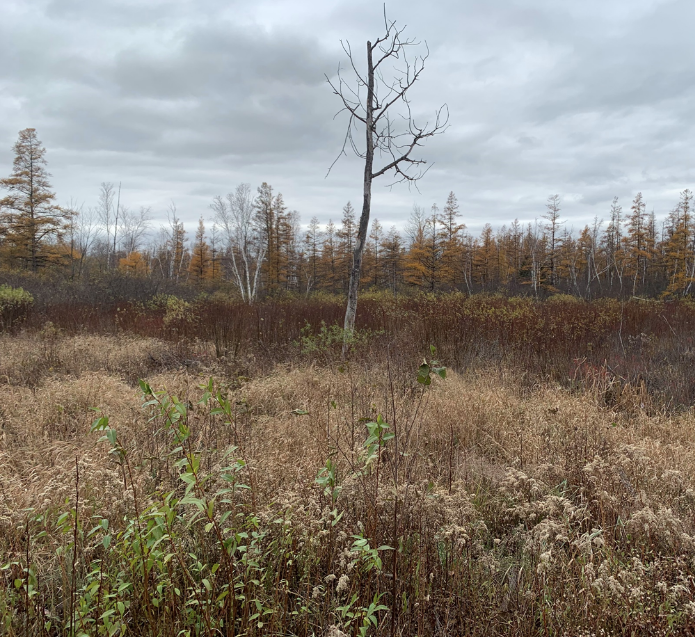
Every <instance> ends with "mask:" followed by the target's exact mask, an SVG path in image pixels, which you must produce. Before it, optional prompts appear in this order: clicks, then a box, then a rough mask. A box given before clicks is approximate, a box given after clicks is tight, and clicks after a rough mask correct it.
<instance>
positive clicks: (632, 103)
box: [0, 0, 695, 229]
mask: <svg viewBox="0 0 695 637" xmlns="http://www.w3.org/2000/svg"><path fill="white" fill-rule="evenodd" d="M387 11H388V15H389V17H391V18H393V19H395V20H397V22H398V23H399V24H401V25H407V27H408V28H407V31H406V33H407V34H409V35H412V36H414V37H417V38H419V39H421V40H425V41H427V43H428V45H429V50H430V57H429V59H428V61H427V67H426V69H425V71H424V73H423V75H422V80H421V82H419V85H418V86H417V87H416V88H415V89H414V91H413V95H412V102H413V108H414V111H415V113H416V115H417V117H418V119H419V120H420V121H425V120H426V119H427V118H430V119H431V118H432V116H433V114H434V112H435V109H436V108H437V106H439V105H440V104H442V103H446V104H448V107H449V111H450V123H451V126H450V128H449V130H448V131H447V132H446V134H445V135H443V136H441V137H438V138H436V139H434V140H431V142H430V143H428V144H427V146H426V147H425V148H424V149H423V153H422V156H423V157H424V158H426V159H427V160H428V162H430V163H433V164H434V166H433V167H432V169H431V170H430V172H429V173H428V174H427V175H426V177H425V178H424V179H423V180H422V181H421V182H420V192H417V191H415V190H410V191H409V190H408V188H407V187H406V186H398V187H394V188H393V189H391V190H389V189H388V188H385V185H386V184H387V183H389V181H388V179H387V178H384V177H382V178H380V179H379V180H377V181H375V184H374V193H375V194H374V200H373V217H377V218H379V219H380V221H381V222H382V224H383V225H385V226H389V225H391V224H393V223H396V224H400V223H402V222H403V221H404V220H405V219H406V218H407V217H408V215H409V214H410V210H411V209H412V206H413V204H414V203H417V204H419V205H422V206H426V207H429V206H430V205H432V204H433V203H437V204H438V205H439V206H442V205H443V203H444V202H445V200H446V196H447V194H448V192H449V191H452V190H453V191H454V192H455V193H456V195H457V197H458V200H459V202H460V205H461V212H462V215H463V221H465V223H466V224H467V225H468V226H469V228H472V229H479V228H480V227H481V226H482V225H483V224H484V223H486V222H490V223H492V224H493V225H495V226H499V225H501V224H502V223H507V222H509V221H511V220H513V219H514V218H515V217H516V218H519V219H520V220H522V221H528V220H533V219H534V218H536V217H539V216H540V215H541V214H543V211H544V204H545V201H546V199H547V197H548V195H550V194H555V193H557V194H559V195H560V196H561V198H562V202H563V204H562V208H563V211H562V214H563V217H564V218H566V219H567V220H568V226H570V227H571V226H574V227H575V228H578V227H579V226H580V225H582V224H583V223H585V222H589V221H590V220H591V219H592V218H593V217H594V216H596V215H598V216H599V217H604V218H605V217H606V216H607V211H608V209H609V207H610V202H611V199H612V198H613V197H614V196H619V197H620V198H621V203H622V204H623V206H624V207H626V208H628V207H629V204H630V200H631V199H632V197H633V196H634V195H635V193H636V192H637V191H642V192H643V194H644V196H645V199H646V201H647V205H648V210H651V209H652V208H654V209H655V210H656V213H657V215H659V216H663V215H665V214H666V213H667V212H668V211H669V210H670V209H671V208H672V207H673V206H674V204H675V202H676V201H677V199H678V193H679V191H680V190H682V189H684V188H688V187H691V188H692V187H694V186H695V179H693V177H694V174H695V170H694V168H693V161H692V155H693V149H694V148H695V145H694V142H695V128H694V125H693V122H694V116H695V108H694V107H695V81H694V80H695V37H693V32H692V29H693V24H694V23H695V2H692V0H673V1H668V0H583V1H582V2H577V1H576V0H571V1H570V0H495V1H494V2H483V1H482V0H475V1H474V0H433V1H432V2H428V3H425V2H422V1H417V2H416V1H414V0H401V1H398V2H389V3H388V5H387ZM381 12H382V8H381V6H380V5H379V3H377V2H374V1H373V0H372V1H369V2H367V1H365V0H350V1H349V2H348V1H347V0H323V1H322V2H315V1H309V0H305V1H299V0H283V1H280V0H276V1H272V0H254V2H250V1H248V0H247V1H244V2H239V1H235V0H223V1H222V0H197V1H195V2H194V1H192V0H3V1H2V2H1V3H0V173H2V175H3V176H4V175H6V174H9V172H10V170H11V162H12V157H13V155H12V145H13V144H14V142H15V141H16V138H17V132H18V131H19V130H20V129H23V128H27V127H33V128H36V129H37V131H38V135H39V138H40V139H41V140H42V141H43V143H44V145H45V146H46V148H47V151H48V153H47V158H48V162H49V169H50V171H51V173H52V175H53V179H52V182H53V186H54V189H55V191H56V192H57V195H58V199H59V201H60V202H61V203H64V202H67V201H68V200H69V199H70V198H74V199H76V200H78V201H80V202H84V204H85V206H90V205H94V204H95V202H96V197H97V193H98V189H99V184H100V183H101V182H103V181H111V182H119V181H120V182H122V188H123V195H122V199H123V201H124V202H125V203H126V204H127V205H129V206H131V207H133V208H137V207H139V206H141V205H144V206H150V207H151V209H152V213H153V217H154V218H155V220H156V222H158V221H159V220H160V219H162V218H165V216H166V208H167V205H168V203H169V202H170V201H171V200H173V201H174V202H175V203H176V205H177V208H178V211H179V213H180V215H181V216H182V217H183V219H184V220H185V221H186V222H187V224H190V225H191V226H192V225H193V224H194V223H195V222H196V221H197V219H198V218H199V217H200V215H201V214H203V215H205V216H206V217H210V212H211V211H210V209H209V204H210V202H211V200H212V198H213V197H214V196H215V195H218V194H224V193H226V192H229V191H230V190H232V189H233V188H234V187H235V186H236V185H237V184H238V183H240V182H248V183H250V184H251V185H252V186H253V187H254V188H255V187H257V186H258V185H259V184H260V183H261V182H262V181H267V182H268V183H270V184H271V185H272V186H273V187H274V189H275V190H276V191H280V192H282V193H283V195H284V198H285V201H286V203H287V205H288V206H289V208H291V209H296V210H298V211H299V212H300V214H301V216H302V221H303V222H304V223H306V222H308V221H309V219H310V218H311V217H312V216H313V215H316V216H317V217H318V218H319V219H320V220H321V221H322V222H325V221H327V220H328V219H329V218H333V219H334V220H338V219H339V218H340V215H341V208H342V207H343V205H344V204H345V202H347V201H348V200H351V201H352V202H353V204H354V205H355V207H356V208H358V209H359V207H360V205H361V166H360V164H359V161H357V160H355V159H342V160H341V161H339V162H338V164H337V165H336V166H335V168H334V169H333V171H332V173H331V174H330V175H329V176H328V177H326V172H327V169H328V167H329V166H330V164H331V162H332V161H333V159H334V158H335V156H336V155H337V153H338V152H339V150H340V147H341V143H342V137H343V135H344V129H345V124H346V120H345V118H344V117H340V116H339V117H337V118H336V119H334V114H335V112H336V111H337V110H338V107H339V104H338V102H337V99H336V97H335V96H334V95H332V94H331V90H330V88H329V86H328V85H327V84H326V80H325V77H324V74H328V75H329V76H332V75H334V74H335V71H336V69H337V68H338V63H339V62H340V61H341V60H344V55H343V53H342V49H341V47H340V40H341V39H347V40H349V41H350V43H351V44H352V46H353V49H354V50H355V52H356V54H357V56H358V61H359V62H360V63H364V60H363V58H364V48H365V42H366V40H367V39H370V38H371V39H373V38H375V37H376V36H378V35H379V34H381V33H382V31H383V18H382V13H381Z"/></svg>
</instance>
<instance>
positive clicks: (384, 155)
mask: <svg viewBox="0 0 695 637" xmlns="http://www.w3.org/2000/svg"><path fill="white" fill-rule="evenodd" d="M384 27H385V33H384V35H382V36H381V37H379V38H377V39H376V40H375V41H374V42H373V43H372V42H371V41H367V70H366V75H365V73H364V72H362V71H360V70H358V66H357V64H356V61H355V57H354V55H353V53H352V49H351V48H350V44H349V42H343V41H341V44H342V46H343V50H344V51H345V54H346V55H347V57H348V62H349V69H350V71H351V73H352V74H353V75H354V77H353V78H352V81H350V82H348V81H346V80H345V78H344V77H343V74H342V70H341V68H340V67H338V73H337V79H333V80H332V79H331V78H329V77H328V76H326V79H327V80H328V84H329V85H330V87H331V88H332V89H333V93H334V94H335V95H337V96H338V97H339V98H340V100H341V101H342V104H343V107H342V108H341V109H340V111H339V112H338V114H340V113H342V112H344V111H345V112H347V113H348V115H349V121H348V125H347V132H346V134H345V139H344V141H343V147H342V149H341V152H340V154H339V155H338V157H337V158H336V160H335V161H334V162H333V165H331V169H332V168H333V166H334V165H335V163H336V162H337V161H338V159H340V157H341V156H342V155H345V154H346V149H347V148H348V146H349V147H350V148H351V149H352V150H353V152H354V153H355V154H356V155H357V156H358V157H360V158H362V159H364V199H363V202H362V214H361V216H360V223H359V228H358V231H357V241H356V243H355V249H354V251H353V259H352V267H351V269H350V283H349V287H348V300H347V309H346V311H345V325H344V328H345V329H344V333H345V339H344V342H343V356H345V355H346V353H347V350H348V347H349V344H350V341H351V339H352V334H353V332H354V328H355V315H356V313H357V289H358V287H359V283H360V274H361V270H362V257H363V254H364V247H365V244H366V240H367V228H368V226H369V215H370V212H371V203H372V181H373V180H374V179H376V178H377V177H381V176H382V175H385V174H387V173H391V174H393V176H394V181H393V182H391V184H389V185H390V186H393V185H395V184H396V183H401V182H406V183H407V184H408V185H410V186H412V185H413V184H416V183H417V181H418V180H419V179H421V178H422V177H423V176H424V175H425V173H426V172H427V170H428V168H426V167H425V165H426V163H427V162H426V161H425V160H424V159H420V158H416V157H413V153H414V152H415V151H416V149H417V148H418V147H419V146H422V142H423V141H424V140H426V139H428V138H429V137H434V136H435V135H438V134H440V133H443V132H444V130H445V129H446V127H447V122H448V119H449V112H448V109H447V106H446V105H444V106H441V107H440V108H439V109H438V110H437V111H436V112H435V115H434V117H435V118H434V122H432V123H430V122H426V123H425V124H424V126H419V125H418V124H416V122H415V118H414V116H413V114H412V111H411V106H410V100H409V96H408V91H410V89H411V88H412V87H413V86H414V85H415V83H416V82H417V81H418V79H419V78H420V75H421V73H422V72H423V70H424V69H425V62H426V60H427V58H428V57H429V49H428V48H427V44H425V45H424V47H425V52H424V54H422V55H419V54H417V53H414V54H413V55H412V56H409V52H410V51H411V50H413V49H414V48H415V47H417V46H419V44H420V43H419V42H416V41H415V40H414V39H412V38H406V37H404V35H403V32H404V31H405V27H402V28H398V27H396V22H395V21H390V20H387V19H386V12H385V11H384ZM336 116H337V115H336ZM361 132H363V133H364V136H365V137H364V146H362V145H361V143H360V142H358V139H359V136H360V133H361ZM375 158H376V159H377V161H381V163H382V164H383V165H380V166H376V167H375V166H374V161H375ZM329 172H330V169H329Z"/></svg>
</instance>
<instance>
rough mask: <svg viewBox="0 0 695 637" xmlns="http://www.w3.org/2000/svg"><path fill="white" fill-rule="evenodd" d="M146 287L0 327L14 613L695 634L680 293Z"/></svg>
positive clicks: (338, 631) (693, 489) (51, 620)
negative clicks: (220, 296) (329, 295)
mask: <svg viewBox="0 0 695 637" xmlns="http://www.w3.org/2000/svg"><path fill="white" fill-rule="evenodd" d="M148 303H149V305H147V306H145V305H144V304H143V305H137V304H128V305H123V306H119V307H114V308H112V309H111V310H108V311H107V310H99V311H96V310H95V316H98V317H100V318H99V320H100V321H102V320H103V321H104V322H103V323H102V324H101V326H100V327H99V329H96V327H97V326H93V327H94V328H95V329H94V330H93V331H92V332H85V331H84V330H83V329H82V330H80V329H77V328H76V327H75V326H74V325H73V324H72V323H71V322H70V321H71V320H76V321H79V316H78V317H77V318H76V319H70V320H67V317H68V313H67V312H65V313H63V310H62V309H60V308H55V307H54V308H48V309H46V310H44V314H43V317H42V320H43V321H44V322H43V323H41V324H39V319H38V318H37V317H36V313H34V314H33V315H32V316H30V317H29V323H28V326H29V327H30V328H32V327H33V326H35V329H29V330H27V331H25V332H23V333H21V334H16V335H12V336H10V335H4V336H1V337H0V379H1V380H0V426H1V427H2V430H1V434H0V435H1V436H2V437H1V438H0V489H1V490H2V491H1V494H2V499H1V500H0V554H1V555H2V560H1V563H0V567H1V570H0V621H1V622H2V624H0V625H1V626H2V628H1V629H0V631H2V632H4V634H8V635H13V636H14V635H16V636H20V635H51V636H53V635H60V636H61V637H62V636H68V635H70V636H72V635H75V636H77V635H90V636H91V635H162V636H163V635H172V636H173V635H220V634H247V635H268V634H270V635H331V636H332V637H340V636H341V635H350V636H352V635H415V634H418V635H445V634H461V635H528V636H531V635H587V636H588V635H601V634H605V635H613V634H616V635H622V634H634V635H682V634H692V632H693V626H695V581H694V580H693V577H694V574H695V451H693V450H694V449H695V433H694V432H695V427H694V425H695V419H694V417H693V413H692V411H691V410H690V408H689V405H690V404H691V402H692V400H691V398H690V396H691V394H690V393H689V392H690V387H691V384H690V383H691V382H692V381H691V379H690V378H689V377H688V374H687V369H688V367H689V365H690V358H689V357H690V347H691V339H692V336H693V321H694V320H695V308H693V307H692V306H690V305H689V304H687V303H684V302H681V303H673V304H664V303H656V302H653V303H652V302H649V303H645V302H632V303H625V304H621V303H618V302H614V301H602V302H598V303H591V304H587V303H583V302H577V301H574V300H572V301H570V300H568V299H563V298H559V299H556V300H555V301H554V302H551V303H547V302H546V303H540V302H535V301H530V300H527V299H502V298H498V297H470V298H467V297H463V296H451V297H443V298H438V299H437V298H434V297H422V298H413V299H405V300H402V301H401V300H387V299H385V298H372V299H366V300H365V302H364V303H363V305H362V306H361V311H360V316H361V321H362V323H361V325H360V326H359V328H360V330H361V331H360V332H358V336H357V338H356V341H355V343H354V344H353V352H352V354H351V357H350V359H349V360H348V361H346V362H343V361H341V360H340V354H339V351H340V341H341V338H340V336H341V334H340V331H339V328H336V327H335V325H336V323H337V320H336V319H337V316H339V313H340V306H339V305H338V304H337V303H335V302H333V301H332V300H330V299H327V300H323V301H312V300H308V301H307V300H297V301H294V302H289V301H288V302H284V303H270V302H268V303H263V304H259V305H256V306H242V305H233V304H231V305H230V303H229V302H227V301H223V300H219V301H218V300H202V301H193V300H189V301H188V302H186V303H184V302H183V301H181V300H172V299H171V298H168V297H160V298H158V299H156V300H155V301H153V302H148ZM570 303H572V306H571V307H570V305H569V304H570ZM334 312H335V314H336V315H337V316H333V313H334ZM49 317H50V320H51V321H52V322H51V323H50V324H46V323H45V321H46V320H47V319H49ZM63 318H65V319H66V320H63ZM321 321H324V323H323V324H322V323H321ZM660 326H661V327H660ZM430 345H432V347H431V348H430ZM423 358H425V360H424V361H423ZM139 379H142V381H139ZM92 408H95V409H97V410H98V411H97V412H95V411H93V410H92ZM602 631H603V632H602Z"/></svg>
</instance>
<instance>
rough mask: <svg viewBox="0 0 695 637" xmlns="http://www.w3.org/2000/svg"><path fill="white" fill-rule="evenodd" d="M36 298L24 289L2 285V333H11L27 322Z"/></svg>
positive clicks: (0, 286)
mask: <svg viewBox="0 0 695 637" xmlns="http://www.w3.org/2000/svg"><path fill="white" fill-rule="evenodd" d="M33 304H34V297H33V296H32V295H31V294H29V292H27V291H26V290H23V289H22V288H13V287H11V286H9V285H0V332H9V331H10V330H12V329H16V328H17V327H18V326H19V325H21V324H22V323H24V321H26V319H27V316H28V315H29V311H30V310H31V307H32V305H33Z"/></svg>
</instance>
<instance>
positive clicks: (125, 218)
mask: <svg viewBox="0 0 695 637" xmlns="http://www.w3.org/2000/svg"><path fill="white" fill-rule="evenodd" d="M149 225H150V209H149V208H145V207H140V210H139V212H135V211H131V210H129V209H128V208H125V207H124V206H121V250H123V252H125V254H126V256H128V255H129V254H131V253H133V252H138V251H139V250H140V248H141V247H142V245H143V239H144V237H145V234H146V233H147V230H148V229H149Z"/></svg>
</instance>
